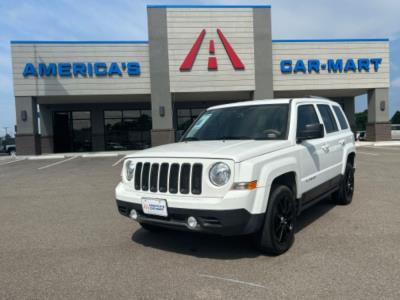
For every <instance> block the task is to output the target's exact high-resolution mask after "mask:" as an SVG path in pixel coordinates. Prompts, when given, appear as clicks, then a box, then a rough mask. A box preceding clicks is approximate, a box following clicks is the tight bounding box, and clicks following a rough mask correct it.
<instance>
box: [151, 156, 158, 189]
mask: <svg viewBox="0 0 400 300" xmlns="http://www.w3.org/2000/svg"><path fill="white" fill-rule="evenodd" d="M150 170H151V172H150V192H153V193H155V192H157V191H158V170H159V164H157V163H155V164H152V165H151V168H150Z"/></svg>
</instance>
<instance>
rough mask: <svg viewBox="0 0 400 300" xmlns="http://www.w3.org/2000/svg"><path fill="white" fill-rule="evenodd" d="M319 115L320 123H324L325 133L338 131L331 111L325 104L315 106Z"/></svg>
mask: <svg viewBox="0 0 400 300" xmlns="http://www.w3.org/2000/svg"><path fill="white" fill-rule="evenodd" d="M317 107H318V110H319V113H320V114H321V117H322V121H323V122H324V126H325V130H326V132H327V133H331V132H335V131H338V126H337V124H336V120H335V117H334V116H333V113H332V110H331V108H330V107H329V105H327V104H317Z"/></svg>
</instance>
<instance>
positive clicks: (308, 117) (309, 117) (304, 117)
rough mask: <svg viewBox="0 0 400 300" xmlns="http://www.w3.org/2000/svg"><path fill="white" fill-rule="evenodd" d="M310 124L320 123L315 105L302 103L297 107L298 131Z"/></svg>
mask: <svg viewBox="0 0 400 300" xmlns="http://www.w3.org/2000/svg"><path fill="white" fill-rule="evenodd" d="M309 124H319V119H318V116H317V113H316V112H315V108H314V105H312V104H306V105H301V106H299V107H298V109H297V132H299V130H304V129H305V128H306V125H309Z"/></svg>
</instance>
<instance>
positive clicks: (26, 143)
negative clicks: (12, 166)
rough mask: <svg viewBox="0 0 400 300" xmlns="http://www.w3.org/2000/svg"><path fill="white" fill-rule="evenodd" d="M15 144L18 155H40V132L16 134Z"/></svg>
mask: <svg viewBox="0 0 400 300" xmlns="http://www.w3.org/2000/svg"><path fill="white" fill-rule="evenodd" d="M15 145H16V148H17V155H39V154H41V149H40V136H39V135H38V134H16V136H15Z"/></svg>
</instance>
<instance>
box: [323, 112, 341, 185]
mask: <svg viewBox="0 0 400 300" xmlns="http://www.w3.org/2000/svg"><path fill="white" fill-rule="evenodd" d="M317 108H318V112H319V114H320V117H321V119H322V122H323V124H324V127H325V138H324V140H325V143H324V145H323V150H324V152H325V154H324V159H325V164H326V167H325V168H324V170H323V172H322V174H321V175H322V177H323V178H324V181H325V182H326V181H328V180H330V179H333V178H334V177H339V175H340V174H341V172H342V159H343V151H344V150H343V144H342V143H343V142H344V136H342V135H341V131H340V130H339V127H338V124H337V122H336V118H335V116H334V115H333V111H332V108H331V106H330V105H329V104H317Z"/></svg>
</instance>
